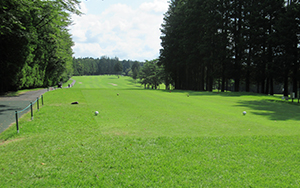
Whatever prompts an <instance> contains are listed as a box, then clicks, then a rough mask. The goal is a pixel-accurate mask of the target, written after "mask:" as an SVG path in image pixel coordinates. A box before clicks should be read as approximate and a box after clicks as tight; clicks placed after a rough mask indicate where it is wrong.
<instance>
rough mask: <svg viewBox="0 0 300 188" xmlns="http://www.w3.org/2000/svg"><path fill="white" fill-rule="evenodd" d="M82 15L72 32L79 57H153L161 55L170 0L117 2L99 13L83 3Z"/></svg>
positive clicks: (76, 19)
mask: <svg viewBox="0 0 300 188" xmlns="http://www.w3.org/2000/svg"><path fill="white" fill-rule="evenodd" d="M81 7H82V9H83V10H82V11H86V14H85V15H82V16H81V17H78V16H73V21H74V23H75V24H74V25H73V26H72V27H71V33H72V35H73V40H74V42H75V46H74V47H73V50H74V52H75V56H76V57H86V56H87V57H95V58H96V57H101V56H103V55H107V56H109V57H114V56H117V57H119V58H120V59H131V60H140V61H143V60H145V59H147V60H151V59H154V58H157V57H158V53H159V49H160V38H159V37H160V30H159V28H160V27H161V23H162V21H163V14H164V13H165V11H167V8H168V3H167V1H166V0H152V1H151V2H145V3H142V4H141V5H140V6H139V8H136V9H134V8H132V7H131V6H129V5H126V4H124V3H118V4H113V5H111V6H109V7H108V8H107V9H105V10H104V11H103V12H102V13H100V14H99V15H95V14H89V13H88V9H86V5H85V2H82V3H81Z"/></svg>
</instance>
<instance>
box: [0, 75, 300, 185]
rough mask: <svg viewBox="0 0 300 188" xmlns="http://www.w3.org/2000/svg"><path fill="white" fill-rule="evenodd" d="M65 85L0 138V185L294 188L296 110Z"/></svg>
mask: <svg viewBox="0 0 300 188" xmlns="http://www.w3.org/2000/svg"><path fill="white" fill-rule="evenodd" d="M74 79H75V80H76V84H75V86H74V87H73V88H69V89H58V90H55V91H50V92H47V93H45V94H44V101H45V105H44V106H43V107H42V108H41V109H40V111H39V112H36V113H35V117H34V120H33V121H30V117H29V114H28V115H27V116H25V117H24V118H22V120H21V121H20V126H21V130H20V134H18V135H17V134H16V133H15V132H16V131H15V127H11V128H10V129H8V130H7V131H5V132H4V133H2V134H1V135H0V140H2V144H1V145H0V171H1V173H0V185H7V186H8V187H32V186H35V187H129V186H131V187H201V186H202V187H299V181H300V179H299V177H300V176H299V175H300V163H299V157H300V152H299V133H300V123H299V119H300V115H299V106H298V105H291V104H288V103H283V102H277V101H280V99H279V98H276V97H270V96H265V95H259V94H253V93H223V94H222V93H216V92H213V93H210V92H192V91H177V90H175V91H171V92H169V91H165V90H148V89H146V90H145V89H143V86H140V85H139V84H135V82H134V80H132V79H131V78H128V77H120V78H118V77H117V76H100V77H99V76H93V77H75V78H74ZM89 81H90V82H89ZM79 82H81V84H79ZM113 84H115V85H113ZM117 94H118V95H117ZM74 101H78V103H79V104H78V105H71V102H74ZM96 110H97V111H99V115H98V116H95V115H94V112H95V111H96ZM243 111H247V114H246V115H245V116H244V115H242V112H243Z"/></svg>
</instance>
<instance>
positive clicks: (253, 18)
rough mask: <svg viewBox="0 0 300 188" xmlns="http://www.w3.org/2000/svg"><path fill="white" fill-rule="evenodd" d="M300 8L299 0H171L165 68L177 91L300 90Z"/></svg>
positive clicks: (166, 23) (162, 53)
mask: <svg viewBox="0 0 300 188" xmlns="http://www.w3.org/2000/svg"><path fill="white" fill-rule="evenodd" d="M299 22H300V6H299V3H298V1H293V0H288V1H284V0H264V1H260V0H170V5H169V9H168V11H167V12H166V13H165V15H164V23H163V24H162V28H161V32H162V36H161V45H162V49H161V51H160V56H159V64H161V65H163V66H164V69H165V72H166V74H167V75H169V76H167V77H166V78H170V79H171V80H170V81H171V82H172V83H173V85H174V86H175V88H176V89H188V90H198V91H204V90H206V91H212V89H213V86H214V85H216V83H218V84H217V85H218V87H220V89H221V91H225V90H226V89H227V88H228V85H229V84H231V82H233V85H234V91H241V87H242V86H243V87H244V88H245V91H250V88H253V87H254V86H255V88H256V91H257V92H260V93H266V94H271V95H272V94H274V85H275V84H277V83H282V84H283V87H284V95H285V96H287V95H288V91H289V85H290V84H291V85H292V91H294V92H295V93H297V92H296V91H297V88H298V87H299V81H300V80H299V79H300V77H299V36H300V35H299V33H300V28H299Z"/></svg>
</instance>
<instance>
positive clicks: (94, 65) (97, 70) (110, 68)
mask: <svg viewBox="0 0 300 188" xmlns="http://www.w3.org/2000/svg"><path fill="white" fill-rule="evenodd" d="M133 64H138V66H143V64H144V63H143V62H138V61H132V60H122V61H120V60H119V59H118V58H117V57H115V58H109V57H106V56H102V57H101V58H96V59H94V58H91V57H89V58H73V69H74V76H82V75H103V74H124V75H125V76H129V75H132V70H131V67H132V65H133ZM133 71H134V69H133Z"/></svg>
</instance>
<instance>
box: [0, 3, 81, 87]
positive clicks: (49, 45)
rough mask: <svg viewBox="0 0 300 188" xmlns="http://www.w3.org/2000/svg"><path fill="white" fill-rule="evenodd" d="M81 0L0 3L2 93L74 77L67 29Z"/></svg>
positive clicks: (46, 84)
mask: <svg viewBox="0 0 300 188" xmlns="http://www.w3.org/2000/svg"><path fill="white" fill-rule="evenodd" d="M78 4H79V1H78V0H1V1H0V22H1V27H0V80H1V82H0V93H2V92H6V91H9V90H17V89H21V88H34V87H47V86H51V85H55V84H57V83H58V82H61V81H65V80H68V79H69V77H70V76H71V75H72V74H73V69H72V54H73V52H72V49H71V46H73V42H72V40H71V35H70V34H69V32H68V29H67V27H68V26H69V25H70V24H71V20H70V15H71V14H77V15H80V14H81V13H80V12H79V11H78V9H77V8H78Z"/></svg>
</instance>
